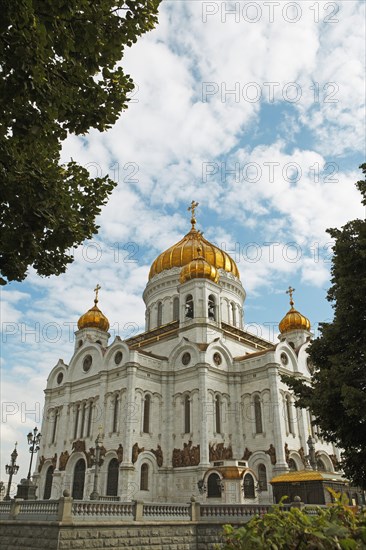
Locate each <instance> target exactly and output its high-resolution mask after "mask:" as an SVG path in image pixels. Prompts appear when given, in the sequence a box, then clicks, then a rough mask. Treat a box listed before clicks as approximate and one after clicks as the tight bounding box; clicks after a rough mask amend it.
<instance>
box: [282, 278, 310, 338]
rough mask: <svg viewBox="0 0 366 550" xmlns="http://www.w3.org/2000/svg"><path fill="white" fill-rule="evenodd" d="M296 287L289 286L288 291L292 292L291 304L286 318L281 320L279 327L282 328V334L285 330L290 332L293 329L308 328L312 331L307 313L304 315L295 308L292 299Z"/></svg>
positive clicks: (288, 292)
mask: <svg viewBox="0 0 366 550" xmlns="http://www.w3.org/2000/svg"><path fill="white" fill-rule="evenodd" d="M294 290H295V289H294V288H291V287H289V289H288V290H287V291H286V292H287V294H290V306H291V308H290V309H289V310H288V312H287V313H286V315H285V316H284V318H283V319H282V320H281V322H280V324H279V325H278V328H279V329H280V332H281V334H283V333H284V332H290V331H291V330H307V331H310V321H309V319H308V318H307V317H305V315H302V313H300V312H299V311H297V310H296V309H295V308H294V305H295V304H294V301H293V299H292V293H293V292H294Z"/></svg>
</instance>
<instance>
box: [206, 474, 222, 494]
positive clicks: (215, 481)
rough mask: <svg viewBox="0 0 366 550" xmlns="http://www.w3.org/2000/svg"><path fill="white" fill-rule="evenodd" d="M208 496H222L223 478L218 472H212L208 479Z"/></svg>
mask: <svg viewBox="0 0 366 550" xmlns="http://www.w3.org/2000/svg"><path fill="white" fill-rule="evenodd" d="M207 497H208V498H221V479H220V476H219V475H218V474H215V473H214V474H210V475H209V476H208V480H207Z"/></svg>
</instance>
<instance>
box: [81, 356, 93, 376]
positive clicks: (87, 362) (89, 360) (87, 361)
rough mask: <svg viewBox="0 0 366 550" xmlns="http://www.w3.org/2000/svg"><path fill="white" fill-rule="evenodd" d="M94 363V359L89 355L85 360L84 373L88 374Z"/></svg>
mask: <svg viewBox="0 0 366 550" xmlns="http://www.w3.org/2000/svg"><path fill="white" fill-rule="evenodd" d="M92 362H93V358H92V356H91V355H87V356H86V357H85V358H84V361H83V371H84V372H88V370H90V367H91V365H92Z"/></svg>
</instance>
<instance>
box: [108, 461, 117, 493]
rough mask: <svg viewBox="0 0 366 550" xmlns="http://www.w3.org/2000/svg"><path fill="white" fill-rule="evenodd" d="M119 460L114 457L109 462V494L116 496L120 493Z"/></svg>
mask: <svg viewBox="0 0 366 550" xmlns="http://www.w3.org/2000/svg"><path fill="white" fill-rule="evenodd" d="M118 466H119V464H118V460H117V459H116V458H112V460H111V461H110V463H109V464H108V477H107V495H108V496H113V497H116V496H117V494H118Z"/></svg>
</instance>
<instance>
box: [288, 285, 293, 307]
mask: <svg viewBox="0 0 366 550" xmlns="http://www.w3.org/2000/svg"><path fill="white" fill-rule="evenodd" d="M294 292H295V289H294V288H292V286H289V287H288V290H286V294H289V295H290V306H291V307H292V306H293V305H294V301H293V299H292V294H293V293H294Z"/></svg>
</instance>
